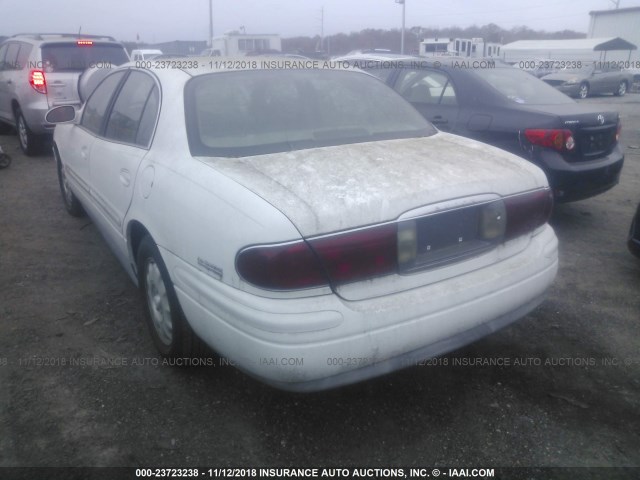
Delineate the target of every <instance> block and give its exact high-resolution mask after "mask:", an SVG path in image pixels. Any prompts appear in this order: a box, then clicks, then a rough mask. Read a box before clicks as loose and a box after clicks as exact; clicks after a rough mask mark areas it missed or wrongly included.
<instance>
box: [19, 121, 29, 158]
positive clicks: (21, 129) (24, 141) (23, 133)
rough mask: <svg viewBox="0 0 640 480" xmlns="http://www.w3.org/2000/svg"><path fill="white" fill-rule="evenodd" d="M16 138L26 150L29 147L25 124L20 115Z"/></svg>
mask: <svg viewBox="0 0 640 480" xmlns="http://www.w3.org/2000/svg"><path fill="white" fill-rule="evenodd" d="M18 138H19V139H20V145H22V148H24V149H25V150H26V149H27V148H28V147H29V137H28V136H27V124H26V123H24V117H23V116H22V115H20V116H19V117H18Z"/></svg>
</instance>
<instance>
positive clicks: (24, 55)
mask: <svg viewBox="0 0 640 480" xmlns="http://www.w3.org/2000/svg"><path fill="white" fill-rule="evenodd" d="M32 49H33V46H32V45H29V44H28V43H20V50H19V51H18V59H17V62H16V63H17V65H18V69H19V70H22V69H24V68H25V67H26V66H27V63H28V62H29V55H30V54H31V50H32Z"/></svg>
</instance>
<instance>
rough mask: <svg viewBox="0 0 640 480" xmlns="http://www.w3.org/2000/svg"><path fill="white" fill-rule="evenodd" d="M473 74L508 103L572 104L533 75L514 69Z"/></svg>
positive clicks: (477, 71) (484, 69)
mask: <svg viewBox="0 0 640 480" xmlns="http://www.w3.org/2000/svg"><path fill="white" fill-rule="evenodd" d="M473 73H474V74H475V75H476V76H478V77H480V78H481V79H482V80H484V81H485V82H487V83H488V84H489V85H491V86H492V87H493V88H494V89H496V90H497V91H498V92H500V94H501V95H502V96H504V97H506V98H507V99H508V100H509V101H511V102H514V103H519V104H526V105H558V104H563V103H574V102H573V100H572V99H571V98H569V97H568V96H566V95H565V94H564V93H562V92H559V91H558V90H556V89H555V88H553V87H552V86H550V85H548V84H546V83H545V82H543V81H542V80H540V79H538V78H536V77H534V76H533V75H531V74H529V73H527V72H525V71H522V70H518V69H515V68H478V69H475V70H473Z"/></svg>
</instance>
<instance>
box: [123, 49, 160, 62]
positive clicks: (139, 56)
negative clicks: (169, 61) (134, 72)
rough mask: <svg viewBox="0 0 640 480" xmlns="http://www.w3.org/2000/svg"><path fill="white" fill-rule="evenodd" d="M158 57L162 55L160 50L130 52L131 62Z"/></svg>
mask: <svg viewBox="0 0 640 480" xmlns="http://www.w3.org/2000/svg"><path fill="white" fill-rule="evenodd" d="M159 55H162V50H158V49H157V48H156V49H154V48H143V49H137V50H132V51H131V60H132V61H134V62H135V61H142V60H151V59H155V58H158V56H159Z"/></svg>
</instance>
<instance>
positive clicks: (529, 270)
mask: <svg viewBox="0 0 640 480" xmlns="http://www.w3.org/2000/svg"><path fill="white" fill-rule="evenodd" d="M557 245H558V244H557V239H556V236H555V234H554V233H553V230H552V229H551V227H549V226H548V225H546V226H545V227H543V228H542V229H541V230H540V231H539V232H538V233H537V235H535V236H533V237H532V238H531V239H530V241H529V244H528V246H527V247H526V248H525V249H524V250H522V251H521V252H520V253H518V254H516V255H513V256H512V257H509V258H507V259H505V260H502V261H500V262H498V263H496V264H492V265H490V266H488V267H485V268H481V269H479V270H476V271H472V272H469V273H467V274H464V275H460V276H459V277H455V278H451V279H448V280H445V281H441V282H437V283H434V284H431V285H426V286H423V287H419V288H416V289H413V290H408V291H404V292H400V293H395V294H390V295H385V296H381V297H377V298H373V299H369V300H361V301H346V300H343V299H341V298H339V297H338V296H336V295H334V294H329V295H322V296H317V297H307V298H295V299H290V298H286V299H285V298H283V299H274V298H264V297H258V296H256V295H252V294H249V293H246V292H242V291H240V290H238V289H235V288H232V287H229V286H227V285H225V284H223V283H221V282H219V281H216V280H214V279H212V278H210V277H208V276H207V275H205V274H204V273H202V272H200V271H198V270H197V269H195V268H193V267H192V266H190V265H187V264H186V263H184V262H183V261H182V260H180V259H178V258H177V257H174V256H172V255H171V254H170V253H169V252H167V251H162V254H163V258H165V261H166V263H167V265H168V267H169V270H170V272H171V275H172V279H173V281H174V283H175V286H176V291H177V293H178V297H179V300H180V303H181V306H182V308H183V310H184V313H185V315H186V317H187V319H188V321H189V323H190V324H191V326H192V328H193V329H194V331H195V332H196V333H197V334H198V335H199V336H200V337H201V338H202V339H203V340H204V341H205V342H206V343H207V344H209V345H210V346H211V347H212V348H213V349H215V350H216V351H217V352H218V353H220V354H221V355H223V356H225V357H226V358H227V359H228V360H229V361H230V362H231V363H233V364H234V365H235V366H237V367H238V368H240V369H242V370H244V371H246V372H247V373H249V374H250V375H252V376H255V377H257V378H259V379H260V380H262V381H264V382H266V383H269V384H271V385H274V386H276V387H278V388H281V389H285V390H292V391H314V390H323V389H327V388H333V387H337V386H340V385H345V384H349V383H353V382H357V381H361V380H364V379H367V378H371V377H375V376H378V375H383V374H385V373H389V372H391V371H394V370H397V369H400V368H404V367H409V366H411V365H413V364H415V362H417V361H419V360H423V359H425V358H429V357H433V356H435V355H440V354H443V353H446V352H448V351H451V350H453V349H455V348H458V347H460V346H462V345H465V344H467V343H469V342H472V341H474V340H476V339H478V338H480V337H482V336H484V335H486V334H488V333H491V332H493V331H495V330H497V329H499V328H501V327H503V326H505V325H507V324H509V323H511V322H513V321H515V320H517V319H518V318H521V317H522V316H524V315H526V314H527V313H528V312H529V311H530V310H532V309H533V308H535V307H536V306H537V305H538V304H539V303H540V302H541V301H542V299H543V298H544V295H545V292H546V291H547V289H548V287H549V286H550V285H551V283H552V282H553V280H554V278H555V275H556V272H557V268H558V259H557Z"/></svg>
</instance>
